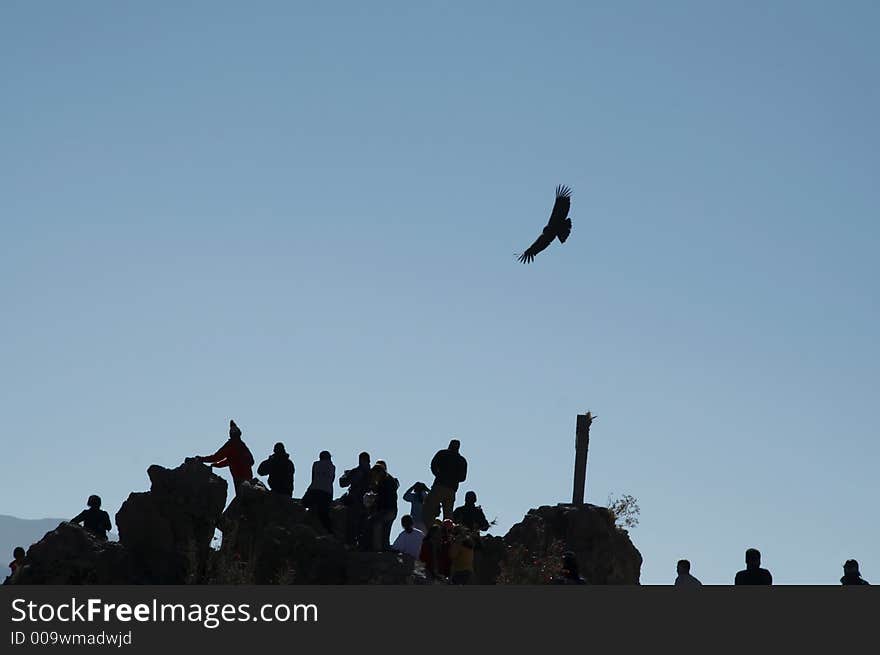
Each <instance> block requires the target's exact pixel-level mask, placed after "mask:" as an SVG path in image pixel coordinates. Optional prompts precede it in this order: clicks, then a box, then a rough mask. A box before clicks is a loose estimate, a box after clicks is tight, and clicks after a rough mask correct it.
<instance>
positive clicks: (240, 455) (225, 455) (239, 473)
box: [196, 421, 254, 494]
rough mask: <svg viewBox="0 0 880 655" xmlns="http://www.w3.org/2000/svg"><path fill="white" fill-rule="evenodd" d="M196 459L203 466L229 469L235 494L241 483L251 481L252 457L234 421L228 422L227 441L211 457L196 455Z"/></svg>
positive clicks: (252, 473) (252, 475)
mask: <svg viewBox="0 0 880 655" xmlns="http://www.w3.org/2000/svg"><path fill="white" fill-rule="evenodd" d="M196 459H198V460H199V461H200V462H204V463H205V464H211V466H212V467H213V468H224V467H226V466H228V467H229V472H230V473H231V474H232V484H233V485H234V486H235V493H236V494H238V490H239V487H241V483H242V482H245V481H248V480H252V479H253V477H254V472H253V468H252V467H253V465H254V456H253V455H251V451H250V450H249V449H248V447H247V445H246V444H245V442H244V441H242V439H241V430H240V429H239V428H238V426H237V425H236V424H235V421H229V439H228V440H227V441H226V443H225V444H223V445H222V446H220V450H218V451H217V452H216V453H214V454H213V455H196Z"/></svg>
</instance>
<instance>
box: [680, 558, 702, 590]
mask: <svg viewBox="0 0 880 655" xmlns="http://www.w3.org/2000/svg"><path fill="white" fill-rule="evenodd" d="M675 570H676V573H677V574H678V576H677V577H676V578H675V586H676V587H702V586H703V583H702V582H700V581H699V580H697V579H696V578H695V577H694V576H692V575H691V563H690V562H689V561H688V560H686V559H680V560H678V564H677V565H676V567H675Z"/></svg>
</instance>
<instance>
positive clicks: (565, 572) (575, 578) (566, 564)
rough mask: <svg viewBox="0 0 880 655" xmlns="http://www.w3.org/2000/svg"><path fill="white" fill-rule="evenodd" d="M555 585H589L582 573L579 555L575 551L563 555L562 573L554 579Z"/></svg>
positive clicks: (568, 551)
mask: <svg viewBox="0 0 880 655" xmlns="http://www.w3.org/2000/svg"><path fill="white" fill-rule="evenodd" d="M553 582H554V584H573V585H581V584H587V581H586V580H585V579H584V577H583V576H582V575H581V573H580V567H579V566H578V561H577V555H575V553H574V552H573V551H570V550H567V551H565V552H564V553H563V554H562V571H561V572H560V574H559V575H558V576H557V577H556V578H554V579H553Z"/></svg>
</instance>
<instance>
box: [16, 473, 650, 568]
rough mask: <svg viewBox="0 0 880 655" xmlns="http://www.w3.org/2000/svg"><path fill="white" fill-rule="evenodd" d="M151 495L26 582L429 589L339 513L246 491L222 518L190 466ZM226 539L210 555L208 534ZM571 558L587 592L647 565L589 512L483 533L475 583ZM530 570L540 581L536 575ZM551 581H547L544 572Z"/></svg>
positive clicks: (41, 555)
mask: <svg viewBox="0 0 880 655" xmlns="http://www.w3.org/2000/svg"><path fill="white" fill-rule="evenodd" d="M147 474H148V476H149V478H150V481H151V486H150V490H149V491H146V492H139V493H132V494H130V495H129V497H128V499H127V500H126V501H125V502H124V503H123V505H122V507H121V508H120V510H119V512H118V513H117V514H116V525H117V527H118V530H119V539H120V541H119V543H116V542H107V541H102V540H98V539H96V538H95V537H94V536H93V535H92V534H91V533H89V532H88V531H86V530H84V529H83V528H81V527H79V526H77V525H73V524H71V523H66V522H62V523H61V524H60V525H59V526H58V528H56V529H55V530H52V531H50V532H48V533H47V534H46V536H44V537H43V538H42V539H41V540H40V541H39V542H37V543H35V544H34V545H32V546H31V547H30V549H29V550H28V551H27V568H26V569H25V570H24V571H23V573H22V575H21V576H20V577H19V578H18V579H17V580H16V582H17V583H19V582H20V583H23V584H193V583H209V584H210V583H215V584H254V583H256V584H333V585H337V584H383V585H399V584H424V583H425V582H427V578H426V577H425V572H424V567H423V566H422V565H421V564H420V563H418V562H415V561H414V560H413V559H412V558H411V557H409V556H407V555H402V554H399V553H388V552H380V553H371V552H359V551H355V550H352V549H350V548H348V547H346V546H345V545H344V543H343V537H344V530H345V525H346V511H347V509H346V507H345V506H344V505H342V504H339V503H337V504H335V505H334V506H333V508H332V511H331V522H332V528H333V530H332V533H330V534H328V533H327V532H326V531H325V530H324V528H323V527H322V526H321V524H320V523H319V522H318V521H317V520H316V518H315V517H314V516H313V515H312V514H311V513H310V512H308V511H306V509H305V508H304V507H303V506H302V503H301V502H300V501H298V500H296V499H292V498H287V497H284V496H282V495H279V494H275V493H271V492H269V491H268V490H267V489H266V488H265V487H264V486H263V485H262V484H260V483H259V482H253V483H247V482H246V483H244V484H242V485H241V488H240V490H239V493H238V495H237V496H236V497H235V498H234V499H233V500H232V502H231V503H230V505H229V507H228V508H227V509H226V511H225V512H224V511H223V506H224V504H225V501H226V492H227V483H226V482H225V481H224V480H223V478H221V477H218V476H216V475H214V474H213V473H212V472H211V469H210V467H208V466H205V465H204V464H201V463H200V462H198V461H197V460H194V459H190V460H186V461H184V463H183V464H181V465H180V466H178V467H177V468H174V469H167V468H164V467H162V466H157V465H154V466H151V467H150V468H149V469H148V470H147ZM217 527H219V528H220V530H221V531H222V533H223V540H222V544H221V548H220V550H219V551H215V550H212V549H211V541H212V539H213V537H214V532H215V529H216V528H217ZM564 550H571V551H574V553H575V554H576V556H577V559H578V562H579V565H580V569H581V574H582V575H583V576H584V577H585V578H586V579H587V581H588V582H590V583H592V584H638V582H639V575H640V571H641V564H642V556H641V554H640V553H639V551H638V550H637V549H636V548H635V546H634V545H633V543H632V541H630V538H629V535H628V534H627V532H626V531H624V530H621V529H619V528H617V527H616V526H615V525H614V517H613V516H612V514H611V512H609V511H608V510H607V509H605V508H603V507H596V506H593V505H583V506H572V505H554V506H549V505H545V506H542V507H539V508H537V509H533V510H530V511H529V512H528V513H527V514H526V515H525V517H524V518H523V520H522V521H520V522H519V523H517V524H516V525H514V526H513V527H512V528H511V529H510V530H509V531H508V533H507V534H506V535H505V536H504V537H498V536H492V535H485V536H483V537H482V538H481V539H480V543H479V547H478V548H477V550H476V552H475V554H474V565H475V576H474V581H475V582H476V583H477V584H496V583H498V582H502V583H507V584H520V583H537V584H543V583H546V582H547V579H548V575H549V574H552V571H553V567H554V566H556V567H557V569H558V566H559V564H560V561H561V553H562V552H563V551H564ZM536 572H537V573H536ZM548 572H550V573H549V574H548Z"/></svg>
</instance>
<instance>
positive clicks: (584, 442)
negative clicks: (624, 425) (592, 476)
mask: <svg viewBox="0 0 880 655" xmlns="http://www.w3.org/2000/svg"><path fill="white" fill-rule="evenodd" d="M594 418H595V417H594V416H593V415H592V414H591V413H590V412H587V413H586V414H578V417H577V426H576V427H575V449H574V491H572V494H571V503H572V505H583V504H584V489H585V487H586V485H587V450H588V449H589V447H590V425H591V424H592V423H593V419H594Z"/></svg>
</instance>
